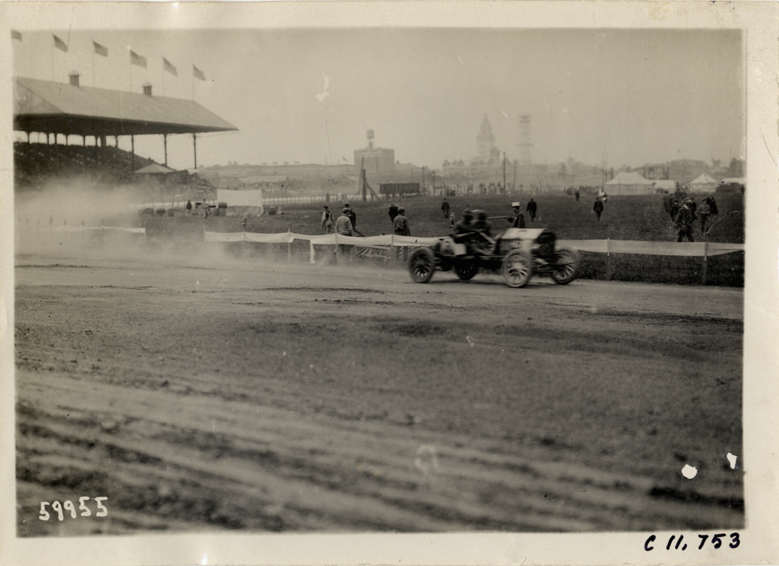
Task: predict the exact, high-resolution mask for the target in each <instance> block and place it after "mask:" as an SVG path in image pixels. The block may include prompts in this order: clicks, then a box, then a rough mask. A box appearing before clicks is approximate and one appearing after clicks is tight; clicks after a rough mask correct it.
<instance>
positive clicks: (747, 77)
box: [0, 1, 779, 566]
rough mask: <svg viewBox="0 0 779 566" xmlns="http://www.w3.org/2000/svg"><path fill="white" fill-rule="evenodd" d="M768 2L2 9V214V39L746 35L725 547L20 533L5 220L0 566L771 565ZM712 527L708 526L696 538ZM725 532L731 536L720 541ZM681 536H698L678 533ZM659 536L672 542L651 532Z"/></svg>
mask: <svg viewBox="0 0 779 566" xmlns="http://www.w3.org/2000/svg"><path fill="white" fill-rule="evenodd" d="M778 15H779V6H778V5H777V3H775V2H714V3H712V2H628V1H610V2H607V1H592V2H590V1H565V2H563V1H561V2H556V1H548V2H547V1H539V2H533V1H527V2H508V1H507V2H503V1H496V2H480V1H475V2H470V1H462V2H460V1H457V2H427V1H424V2H253V3H245V4H238V3H228V2H217V3H206V2H203V3H200V2H193V3H187V2H181V3H178V4H172V3H171V4H169V3H146V4H136V3H130V2H119V3H92V2H71V3H67V2H40V3H27V2H6V1H4V2H0V72H2V76H0V80H1V81H2V83H0V84H1V85H2V87H0V88H1V89H2V90H1V91H0V105H1V106H0V119H1V120H2V123H0V140H1V141H0V183H2V185H0V186H2V190H0V210H2V211H4V212H5V215H4V218H5V219H8V218H13V213H12V212H11V213H10V214H9V212H8V211H9V210H10V211H13V174H12V165H13V151H12V143H13V135H12V132H13V130H12V112H13V97H12V96H10V94H11V92H12V87H11V85H12V81H11V79H12V77H11V72H10V70H11V68H12V57H11V40H10V30H11V29H16V30H19V31H21V32H22V33H24V31H25V30H42V29H48V28H63V27H73V28H78V29H109V28H126V29H131V28H147V29H150V28H160V29H170V28H178V29H187V28H198V27H204V28H206V27H207V28H218V29H230V28H256V29H262V28H274V27H295V28H307V27H310V28H322V27H360V28H362V27H386V26H389V27H415V28H424V27H463V28H491V27H492V28H550V29H551V28H558V29H559V28H660V29H685V28H699V29H719V28H738V29H743V30H744V31H745V35H744V39H745V42H744V43H745V49H746V53H745V63H744V77H743V79H744V83H745V92H746V105H747V110H748V111H747V140H746V148H747V155H746V161H747V191H746V197H747V229H746V242H747V252H746V265H745V267H746V285H745V297H746V298H745V311H744V314H745V333H744V344H745V347H744V397H743V406H744V419H743V422H744V452H745V454H744V456H743V458H740V461H741V462H742V463H743V465H744V470H745V506H746V513H747V516H746V528H745V529H741V530H739V532H740V533H741V535H742V536H741V540H742V543H741V545H740V547H739V548H737V549H735V550H733V549H729V548H724V545H723V548H722V549H720V550H714V549H711V548H710V549H709V550H704V551H698V550H697V549H696V550H692V551H691V552H690V551H688V552H685V553H681V552H679V551H665V549H664V548H663V547H662V546H660V545H657V544H656V545H655V550H654V551H652V552H646V551H645V550H644V541H645V540H646V538H647V536H648V535H649V534H651V533H639V532H630V533H582V534H525V533H515V534H477V533H456V534H413V535H392V534H360V535H327V534H315V535H303V534H282V535H276V534H259V535H246V534H240V535H229V534H228V535H225V534H219V535H217V534H214V533H204V534H182V535H177V534H162V535H149V536H146V535H129V536H122V537H103V536H100V537H80V538H69V539H58V538H55V537H45V538H32V539H30V538H26V539H19V538H16V519H15V493H16V492H15V481H14V461H15V451H14V441H15V425H14V399H15V395H14V380H13V375H14V359H13V352H14V345H13V328H14V325H13V307H14V302H13V260H14V258H13V251H14V245H13V225H12V222H10V223H9V222H8V221H4V222H2V226H0V230H1V232H0V268H1V269H2V271H1V272H0V273H2V277H0V299H1V300H0V340H1V341H2V342H1V343H0V364H1V365H0V376H2V377H1V378H0V400H1V401H0V402H2V406H0V419H2V421H1V422H2V425H1V428H0V435H1V439H2V440H1V441H0V442H1V444H0V448H2V451H1V453H2V460H0V489H2V495H3V497H2V498H1V499H0V502H1V503H0V505H2V507H1V508H0V564H2V565H5V564H11V565H44V564H45V565H49V564H56V565H69V564H77V565H80V566H88V565H92V564H95V565H106V564H112V565H113V564H144V565H154V564H203V563H206V564H278V565H281V564H450V565H455V564H593V565H596V564H598V565H619V564H663V563H666V564H667V563H674V564H680V565H686V564H763V563H768V564H776V563H777V562H778V561H779V551H778V549H779V519H778V517H779V513H778V512H777V509H779V496H778V491H779V490H778V489H777V483H778V474H777V471H778V470H779V466H777V464H778V463H779V459H778V458H777V454H778V453H779V441H777V431H779V416H778V415H779V410H778V409H779V404H778V403H777V399H779V396H778V395H777V393H778V392H779V371H777V370H778V369H779V353H778V352H779V347H777V346H779V341H778V340H777V336H779V334H778V333H777V326H779V322H778V321H779V253H778V251H777V249H778V248H777V238H779V190H777V189H778V188H779V185H778V184H777V180H778V179H777V177H778V175H777V160H779V138H778V137H777V130H778V129H779V128H778V122H777V117H778V116H779V111H778V110H779V106H778V105H779V98H778V97H779V85H778V83H779V81H778V76H779V75H777V73H778V72H779V39H778V36H779V25H778V24H777V22H778V21H779V20H778V19H777V16H778ZM707 532H708V531H707ZM728 532H730V531H728ZM682 533H683V534H688V533H689V534H690V535H691V536H692V537H693V539H695V535H696V534H697V533H696V532H694V531H682ZM654 534H656V535H657V536H658V539H659V540H664V539H665V540H667V537H668V536H669V535H670V534H680V533H671V532H660V531H658V532H656V533H654Z"/></svg>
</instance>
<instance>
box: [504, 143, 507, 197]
mask: <svg viewBox="0 0 779 566" xmlns="http://www.w3.org/2000/svg"><path fill="white" fill-rule="evenodd" d="M503 192H504V193H507V192H508V191H507V190H506V152H505V151H504V152H503Z"/></svg>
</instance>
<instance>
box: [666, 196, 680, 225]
mask: <svg viewBox="0 0 779 566" xmlns="http://www.w3.org/2000/svg"><path fill="white" fill-rule="evenodd" d="M681 208H682V207H681V206H680V205H679V199H678V198H674V199H673V200H672V201H671V210H670V212H669V213H668V214H670V215H671V220H673V221H674V222H676V215H677V214H679V210H681Z"/></svg>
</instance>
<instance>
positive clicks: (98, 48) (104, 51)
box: [92, 41, 108, 57]
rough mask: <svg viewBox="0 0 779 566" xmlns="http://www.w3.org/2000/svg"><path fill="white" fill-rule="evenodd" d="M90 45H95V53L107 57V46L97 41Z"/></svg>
mask: <svg viewBox="0 0 779 566" xmlns="http://www.w3.org/2000/svg"><path fill="white" fill-rule="evenodd" d="M92 45H94V47H95V53H97V54H98V55H100V56H102V57H108V47H106V46H105V45H100V44H99V43H98V42H97V41H93V42H92Z"/></svg>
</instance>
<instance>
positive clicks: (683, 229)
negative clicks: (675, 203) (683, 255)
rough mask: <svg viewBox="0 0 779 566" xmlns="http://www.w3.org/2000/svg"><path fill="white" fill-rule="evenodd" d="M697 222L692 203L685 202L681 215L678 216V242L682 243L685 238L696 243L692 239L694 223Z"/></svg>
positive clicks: (680, 211)
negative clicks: (691, 206)
mask: <svg viewBox="0 0 779 566" xmlns="http://www.w3.org/2000/svg"><path fill="white" fill-rule="evenodd" d="M693 220H695V216H694V215H693V213H692V209H691V208H690V203H688V202H687V201H685V202H684V204H683V205H682V208H681V209H679V214H678V215H677V216H676V227H677V228H678V229H679V238H678V239H677V240H676V241H677V242H681V241H682V240H684V238H687V239H688V240H689V241H690V242H694V241H695V240H693V238H692V223H693Z"/></svg>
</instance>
